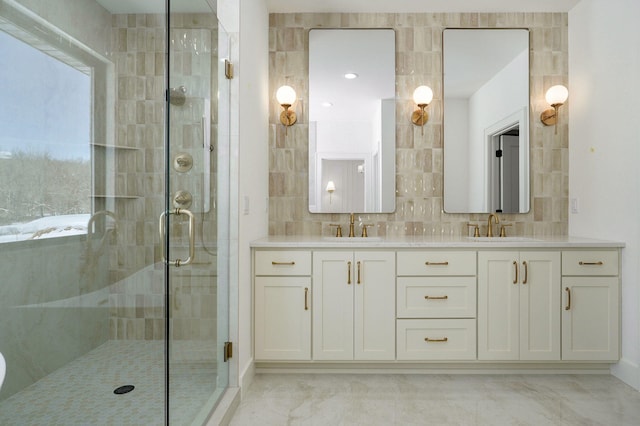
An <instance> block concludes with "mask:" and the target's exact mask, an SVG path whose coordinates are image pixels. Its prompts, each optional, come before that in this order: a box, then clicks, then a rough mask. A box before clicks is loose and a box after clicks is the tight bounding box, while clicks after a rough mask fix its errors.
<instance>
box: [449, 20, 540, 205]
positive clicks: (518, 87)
mask: <svg viewBox="0 0 640 426" xmlns="http://www.w3.org/2000/svg"><path fill="white" fill-rule="evenodd" d="M442 43H443V46H442V48H443V92H444V93H443V97H444V210H445V212H446V213H491V212H502V213H526V212H528V211H529V204H530V202H529V193H530V185H529V30H527V29H445V30H444V32H443V36H442Z"/></svg>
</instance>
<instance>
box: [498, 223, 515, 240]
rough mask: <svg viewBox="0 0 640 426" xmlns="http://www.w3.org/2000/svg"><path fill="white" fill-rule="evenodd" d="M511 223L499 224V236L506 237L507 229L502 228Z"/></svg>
mask: <svg viewBox="0 0 640 426" xmlns="http://www.w3.org/2000/svg"><path fill="white" fill-rule="evenodd" d="M511 225H513V223H503V224H501V226H500V236H501V237H506V236H507V231H506V230H505V229H504V228H505V226H511Z"/></svg>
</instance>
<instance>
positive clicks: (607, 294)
mask: <svg viewBox="0 0 640 426" xmlns="http://www.w3.org/2000/svg"><path fill="white" fill-rule="evenodd" d="M618 287H619V282H618V277H563V278H562V290H563V291H562V293H563V307H562V359H563V360H570V361H617V360H618V359H619V356H620V355H619V344H620V343H619V333H620V331H619V315H620V311H619V306H620V305H619V295H618Z"/></svg>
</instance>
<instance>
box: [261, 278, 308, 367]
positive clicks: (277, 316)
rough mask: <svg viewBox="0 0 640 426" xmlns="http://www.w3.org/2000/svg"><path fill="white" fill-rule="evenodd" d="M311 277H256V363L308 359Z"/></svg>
mask: <svg viewBox="0 0 640 426" xmlns="http://www.w3.org/2000/svg"><path fill="white" fill-rule="evenodd" d="M310 292H311V277H256V279H255V357H256V361H261V360H278V361H301V360H304V361H309V360H311V294H310Z"/></svg>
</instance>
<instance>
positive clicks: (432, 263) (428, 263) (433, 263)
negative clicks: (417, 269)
mask: <svg viewBox="0 0 640 426" xmlns="http://www.w3.org/2000/svg"><path fill="white" fill-rule="evenodd" d="M424 264H425V265H427V266H447V265H449V262H429V261H427V262H424Z"/></svg>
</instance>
